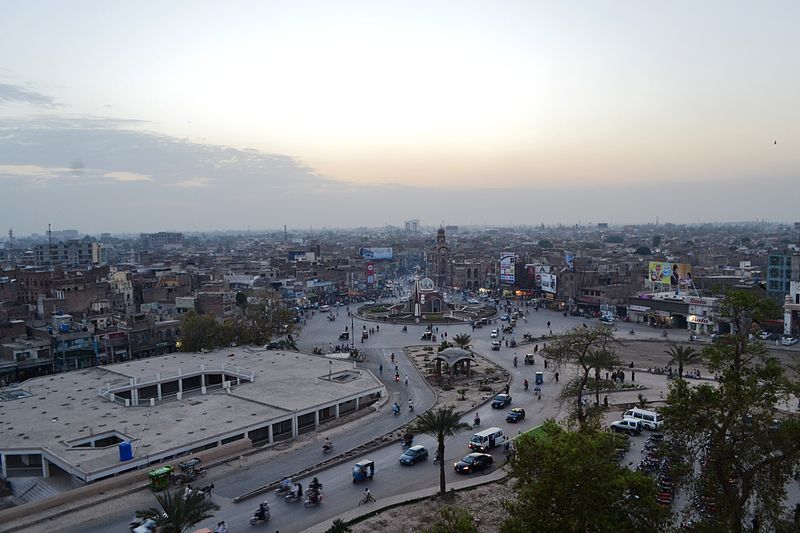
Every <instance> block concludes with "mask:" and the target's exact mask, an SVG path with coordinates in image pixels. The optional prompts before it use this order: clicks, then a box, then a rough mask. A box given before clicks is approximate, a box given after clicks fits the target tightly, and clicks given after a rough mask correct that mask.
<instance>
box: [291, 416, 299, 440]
mask: <svg viewBox="0 0 800 533" xmlns="http://www.w3.org/2000/svg"><path fill="white" fill-rule="evenodd" d="M298 434H299V433H298V431H297V415H293V416H292V437H296V436H297V435H298Z"/></svg>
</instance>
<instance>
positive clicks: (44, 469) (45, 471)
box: [42, 456, 50, 478]
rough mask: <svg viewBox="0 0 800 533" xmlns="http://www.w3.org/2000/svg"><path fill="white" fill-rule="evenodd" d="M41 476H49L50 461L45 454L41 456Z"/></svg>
mask: <svg viewBox="0 0 800 533" xmlns="http://www.w3.org/2000/svg"><path fill="white" fill-rule="evenodd" d="M42 477H45V478H47V477H50V461H48V460H47V458H46V457H45V456H42Z"/></svg>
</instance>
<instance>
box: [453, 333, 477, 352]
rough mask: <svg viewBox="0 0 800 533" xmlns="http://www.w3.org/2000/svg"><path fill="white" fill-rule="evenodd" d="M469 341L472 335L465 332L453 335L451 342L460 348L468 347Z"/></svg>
mask: <svg viewBox="0 0 800 533" xmlns="http://www.w3.org/2000/svg"><path fill="white" fill-rule="evenodd" d="M471 342H472V337H470V336H469V335H467V334H466V333H459V334H458V335H456V336H455V337H453V344H455V345H456V346H458V347H459V348H461V349H462V350H466V349H468V348H469V345H470V343H471Z"/></svg>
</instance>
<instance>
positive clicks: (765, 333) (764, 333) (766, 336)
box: [758, 331, 769, 341]
mask: <svg viewBox="0 0 800 533" xmlns="http://www.w3.org/2000/svg"><path fill="white" fill-rule="evenodd" d="M758 336H759V338H760V339H761V340H762V341H765V340H767V339H769V331H762V332H761V333H759V334H758Z"/></svg>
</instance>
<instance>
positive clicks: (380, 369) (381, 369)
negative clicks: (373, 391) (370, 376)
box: [378, 363, 383, 374]
mask: <svg viewBox="0 0 800 533" xmlns="http://www.w3.org/2000/svg"><path fill="white" fill-rule="evenodd" d="M378 371H379V372H380V373H381V374H383V363H381V366H379V367H378Z"/></svg>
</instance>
